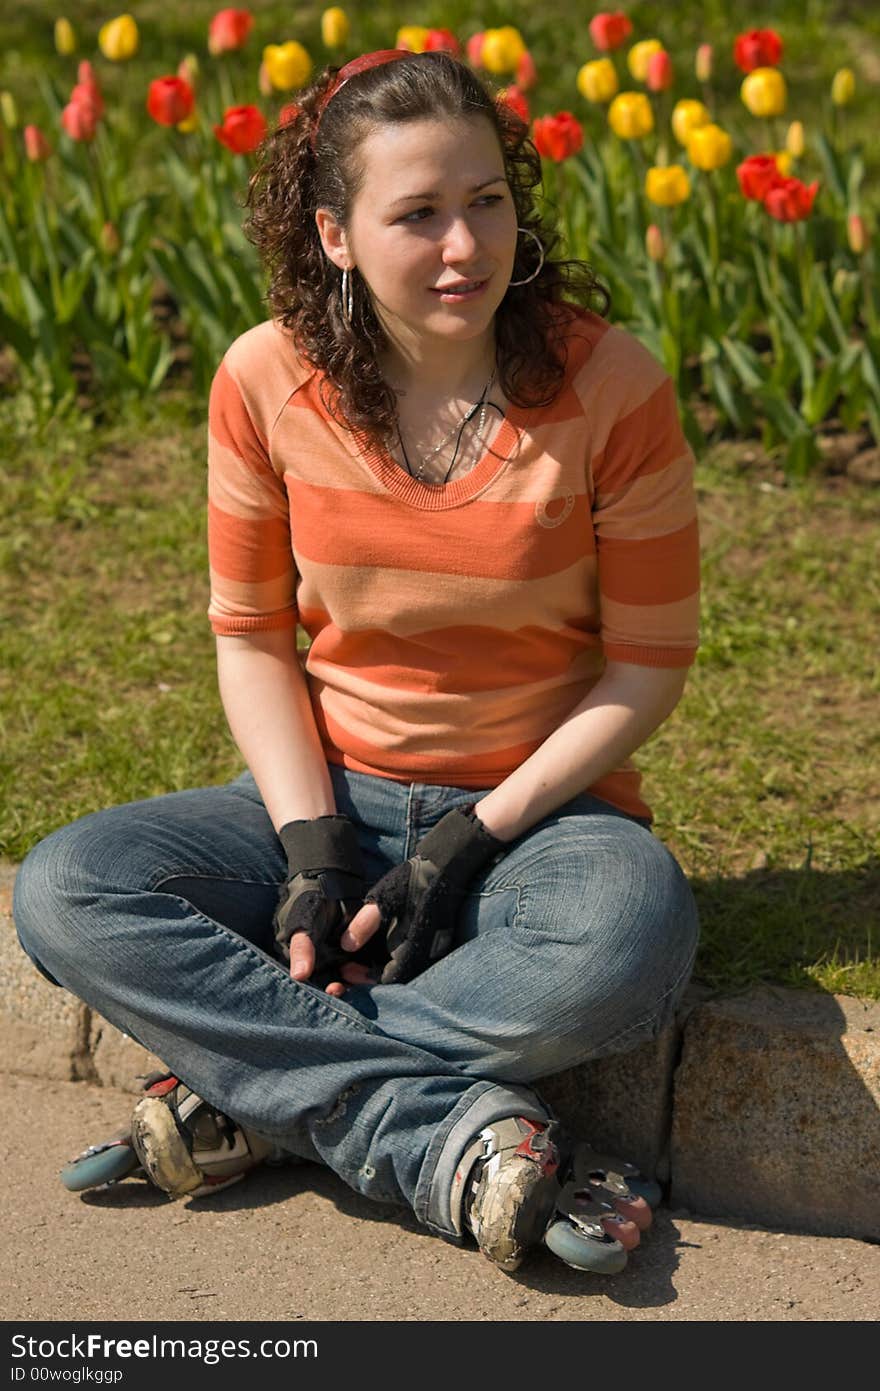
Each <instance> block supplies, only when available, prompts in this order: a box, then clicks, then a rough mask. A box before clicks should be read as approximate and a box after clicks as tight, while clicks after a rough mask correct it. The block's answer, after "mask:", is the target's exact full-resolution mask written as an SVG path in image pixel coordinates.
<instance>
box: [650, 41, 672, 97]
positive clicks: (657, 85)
mask: <svg viewBox="0 0 880 1391" xmlns="http://www.w3.org/2000/svg"><path fill="white" fill-rule="evenodd" d="M674 81H675V72H674V70H673V67H672V59H671V58H670V56H669V54H668V53H667V52H666V49H665V48H661V49H659V50H658V52H656V53H652V54H651V56H650V58H649V59H648V70H647V72H646V74H645V86H646V87H647V88H648V91H649V92H665V91H667V89H668V88H669V87H671V86H672V84H673V82H674Z"/></svg>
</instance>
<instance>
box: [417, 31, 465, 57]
mask: <svg viewBox="0 0 880 1391" xmlns="http://www.w3.org/2000/svg"><path fill="white" fill-rule="evenodd" d="M425 52H426V53H451V54H452V55H453V56H454V57H455V58H457V57H458V56H459V54H460V53H461V44H460V43H459V42H458V39H457V38H456V37H455V35H454V34H453V32H452V30H451V29H429V30H428V37H427V38H426V39H425Z"/></svg>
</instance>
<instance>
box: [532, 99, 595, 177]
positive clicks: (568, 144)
mask: <svg viewBox="0 0 880 1391" xmlns="http://www.w3.org/2000/svg"><path fill="white" fill-rule="evenodd" d="M532 140H533V141H534V144H535V149H536V150H537V151H538V154H539V155H541V157H542V158H545V157H546V158H548V159H552V160H555V162H556V163H557V164H559V163H560V161H561V160H563V159H568V157H569V155H574V154H577V152H578V150H579V149H580V148H581V146H582V145H583V143H584V128H583V126H582V125H581V123H580V121H578V120H577V119H576V118H575V117H574V116H573V115H572V114H571V112H570V111H557V112H556V115H555V116H540V117H539V118H538V120H536V121H535V122H534V123H533V125H532Z"/></svg>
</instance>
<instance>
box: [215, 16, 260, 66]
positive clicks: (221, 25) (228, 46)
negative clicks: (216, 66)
mask: <svg viewBox="0 0 880 1391" xmlns="http://www.w3.org/2000/svg"><path fill="white" fill-rule="evenodd" d="M253 26H254V17H253V15H252V14H251V12H250V11H249V10H218V11H217V13H216V14H215V16H214V18H213V19H212V20H211V23H210V25H209V26H208V52H209V53H210V54H212V55H213V56H214V57H215V58H216V56H217V54H218V53H231V52H232V50H233V49H236V48H242V47H243V46H244V44H245V43H246V42H247V37H248V34H249V33H250V32H251V29H252V28H253Z"/></svg>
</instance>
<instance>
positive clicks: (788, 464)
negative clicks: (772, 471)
mask: <svg viewBox="0 0 880 1391" xmlns="http://www.w3.org/2000/svg"><path fill="white" fill-rule="evenodd" d="M819 457H820V455H819V446H818V445H817V443H816V440H815V437H814V436H813V435H812V433H805V434H801V435H796V436H795V437H794V438H793V439H792V440H791V442H790V444H789V446H788V449H787V450H786V453H785V457H784V459H783V461H782V467H783V469H784V470H785V472H786V473H787V474H788V475H789V477H791V478H806V477H807V475H808V474H809V473H811V472H812V470H813V469H814V468H815V466H816V464H817V463H818V462H819Z"/></svg>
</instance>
